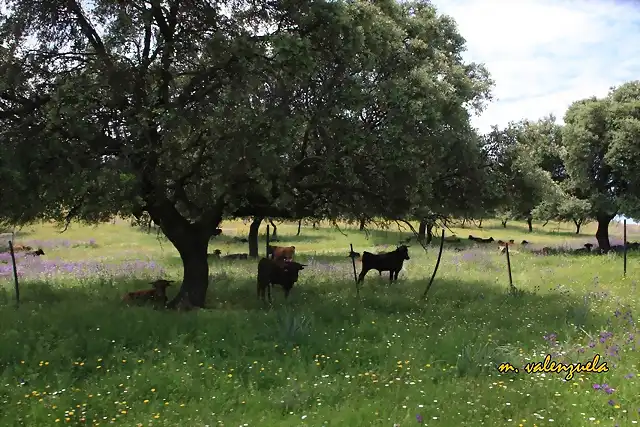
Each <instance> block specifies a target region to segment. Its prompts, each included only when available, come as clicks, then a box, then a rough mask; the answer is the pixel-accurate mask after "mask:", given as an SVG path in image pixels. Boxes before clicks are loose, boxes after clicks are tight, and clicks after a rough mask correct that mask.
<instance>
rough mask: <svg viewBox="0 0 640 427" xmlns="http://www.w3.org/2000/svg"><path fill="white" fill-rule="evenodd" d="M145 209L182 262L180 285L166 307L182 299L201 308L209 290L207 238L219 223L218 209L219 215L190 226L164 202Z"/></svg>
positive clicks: (169, 204)
mask: <svg viewBox="0 0 640 427" xmlns="http://www.w3.org/2000/svg"><path fill="white" fill-rule="evenodd" d="M149 205H150V206H149V207H148V208H147V210H148V212H149V216H150V217H151V219H152V220H153V222H154V223H155V224H156V225H157V226H158V232H160V231H162V233H164V235H165V236H166V237H167V239H169V241H170V242H171V243H173V246H174V247H175V248H176V249H177V250H178V253H179V254H180V258H181V259H182V266H183V276H182V285H181V286H180V290H179V291H178V294H177V295H176V296H175V297H174V298H173V299H172V300H171V301H170V302H169V304H167V307H168V308H175V307H176V306H177V305H178V304H179V303H180V302H181V301H183V299H185V298H186V299H188V302H189V303H190V304H191V305H192V306H194V307H200V308H203V307H204V302H205V298H206V296H207V290H208V288H209V263H208V260H207V249H208V247H209V239H211V236H213V234H214V232H215V230H216V229H217V228H218V225H220V223H221V222H222V214H221V208H220V213H219V214H215V215H214V214H211V215H208V218H207V219H206V220H202V221H201V222H197V223H195V224H191V223H189V221H187V220H186V219H185V218H184V217H183V216H182V215H181V214H180V213H179V212H178V211H177V209H176V208H175V206H174V205H173V203H171V202H169V201H168V200H166V199H164V200H163V199H160V200H157V199H155V200H154V201H153V203H149Z"/></svg>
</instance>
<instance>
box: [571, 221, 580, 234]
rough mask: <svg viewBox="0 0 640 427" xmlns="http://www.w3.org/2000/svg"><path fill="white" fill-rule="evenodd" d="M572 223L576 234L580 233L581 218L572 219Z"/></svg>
mask: <svg viewBox="0 0 640 427" xmlns="http://www.w3.org/2000/svg"><path fill="white" fill-rule="evenodd" d="M573 223H574V224H575V225H576V234H580V227H581V226H582V220H577V219H574V220H573Z"/></svg>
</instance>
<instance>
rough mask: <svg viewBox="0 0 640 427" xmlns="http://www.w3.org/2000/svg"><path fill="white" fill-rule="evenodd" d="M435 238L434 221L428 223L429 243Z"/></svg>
mask: <svg viewBox="0 0 640 427" xmlns="http://www.w3.org/2000/svg"><path fill="white" fill-rule="evenodd" d="M432 240H433V222H428V223H427V245H428V244H430V243H431V241H432Z"/></svg>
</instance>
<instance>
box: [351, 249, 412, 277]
mask: <svg viewBox="0 0 640 427" xmlns="http://www.w3.org/2000/svg"><path fill="white" fill-rule="evenodd" d="M409 259H410V258H409V248H408V247H407V246H406V245H401V246H398V248H397V249H396V250H394V251H392V252H386V253H385V252H383V253H380V254H372V253H371V252H367V251H364V252H363V253H362V271H361V272H360V275H359V276H358V283H360V282H362V281H364V276H366V275H367V273H368V272H369V271H370V270H378V272H380V275H382V272H383V271H388V272H389V281H390V282H393V281H394V280H398V274H399V273H400V270H402V264H403V263H404V261H405V260H409Z"/></svg>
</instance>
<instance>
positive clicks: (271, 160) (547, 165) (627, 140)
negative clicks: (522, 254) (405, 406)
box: [0, 0, 640, 306]
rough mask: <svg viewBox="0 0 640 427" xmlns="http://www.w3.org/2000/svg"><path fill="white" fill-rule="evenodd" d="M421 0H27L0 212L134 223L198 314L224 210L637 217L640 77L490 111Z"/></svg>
mask: <svg viewBox="0 0 640 427" xmlns="http://www.w3.org/2000/svg"><path fill="white" fill-rule="evenodd" d="M464 51H465V40H464V38H463V37H462V35H461V34H460V33H459V32H458V29H457V26H456V23H455V21H454V20H453V19H451V18H450V17H448V16H446V15H442V14H439V13H438V11H437V10H436V9H435V7H434V6H433V5H431V4H430V3H429V2H428V1H425V0H422V1H408V2H402V3H399V2H396V1H395V0H381V1H376V2H369V1H363V0H349V1H347V0H337V1H331V2H327V1H304V0H302V1H296V2H292V1H287V0H284V1H275V0H274V1H265V2H247V1H242V0H237V1H222V2H217V3H211V2H204V1H197V0H166V1H160V0H152V1H142V0H132V1H128V2H120V1H113V0H97V1H95V2H92V3H91V4H86V3H84V2H80V1H78V0H65V1H56V0H48V1H43V0H24V1H20V2H8V3H7V8H6V9H5V10H4V11H2V12H0V144H1V146H2V150H0V184H2V187H1V188H2V189H3V193H2V196H1V197H0V219H1V220H2V221H3V222H4V223H7V224H26V223H30V222H33V221H37V220H56V221H60V222H63V223H64V222H67V223H68V222H69V221H71V220H80V221H85V222H89V223H96V222H101V221H107V220H109V219H110V218H113V217H114V216H116V215H119V216H125V217H126V216H133V217H136V218H140V217H142V216H144V215H148V216H149V217H150V218H151V219H152V220H153V222H154V223H156V224H157V225H158V226H159V227H160V229H161V230H162V232H163V233H164V234H165V235H166V237H167V238H168V239H169V240H170V241H171V243H172V244H173V245H174V246H175V247H176V249H177V251H178V252H179V254H180V256H181V258H182V261H183V265H184V277H183V285H182V287H181V291H180V293H179V295H178V296H177V297H176V299H175V300H174V301H172V303H173V304H176V303H177V302H179V300H180V299H182V298H183V297H187V298H189V300H190V302H191V303H192V304H194V305H196V306H202V304H203V303H204V299H205V296H206V292H207V288H208V264H207V257H206V255H207V246H208V243H209V240H210V238H211V237H212V236H213V235H214V233H215V230H216V228H217V227H218V226H219V224H220V223H221V222H222V221H223V220H224V219H228V218H238V217H251V218H287V219H300V218H308V219H312V220H322V219H330V220H338V219H340V220H350V221H358V222H360V223H362V224H364V223H366V222H367V221H369V220H371V219H373V218H386V219H389V220H418V221H420V222H421V227H420V229H421V230H420V231H422V232H427V231H428V230H429V229H430V228H432V227H433V224H435V223H436V222H437V221H440V220H443V219H446V218H450V217H473V218H482V217H488V216H496V217H499V218H501V219H502V221H503V223H504V224H506V221H508V220H509V219H512V218H524V219H526V220H528V221H529V224H531V221H532V220H533V218H542V219H558V220H571V221H574V223H575V224H576V226H577V227H579V226H580V225H581V224H583V223H585V222H586V221H588V220H591V219H593V220H595V221H597V222H598V232H597V235H596V237H597V239H598V242H599V244H600V246H601V247H602V248H604V249H607V248H608V247H609V243H608V233H607V230H608V224H609V222H610V221H611V219H612V218H613V217H614V216H615V215H616V214H619V213H624V214H627V215H630V216H633V214H634V213H635V210H634V209H636V206H640V204H638V203H636V200H637V197H636V195H638V194H640V190H639V189H640V187H639V186H638V184H637V182H638V179H637V178H636V177H637V176H638V174H637V173H635V168H636V167H637V166H633V165H634V164H638V163H637V162H634V161H633V160H634V156H636V157H637V156H640V150H638V148H636V147H638V145H639V144H640V142H639V141H640V139H639V138H638V137H637V135H638V129H640V127H639V126H638V125H637V123H638V116H639V114H640V101H639V100H640V94H639V88H640V84H639V83H638V82H631V83H628V84H625V85H622V86H621V87H619V88H616V89H614V90H612V91H611V93H610V94H609V95H608V96H607V97H605V98H603V99H596V98H590V99H586V100H581V101H577V102H575V103H574V104H573V105H572V106H571V107H570V108H569V109H568V111H567V113H566V115H565V120H564V121H565V124H564V125H563V126H559V125H557V124H556V123H555V119H554V118H553V117H547V118H545V119H543V120H540V121H537V122H530V121H521V122H514V123H510V124H509V125H508V126H507V127H506V128H505V129H499V128H497V127H494V128H493V129H492V130H491V131H490V132H489V133H487V134H486V135H482V134H480V133H479V132H478V131H477V130H476V129H474V128H473V126H472V125H471V117H472V116H473V115H474V114H480V113H481V112H482V111H483V109H484V107H485V106H486V104H487V102H490V101H491V99H492V96H491V90H492V88H493V85H494V82H493V81H492V79H491V77H490V74H489V72H488V70H487V69H486V68H485V67H484V65H483V64H477V63H470V62H466V61H464V60H463V58H462V53H463V52H464Z"/></svg>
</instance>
